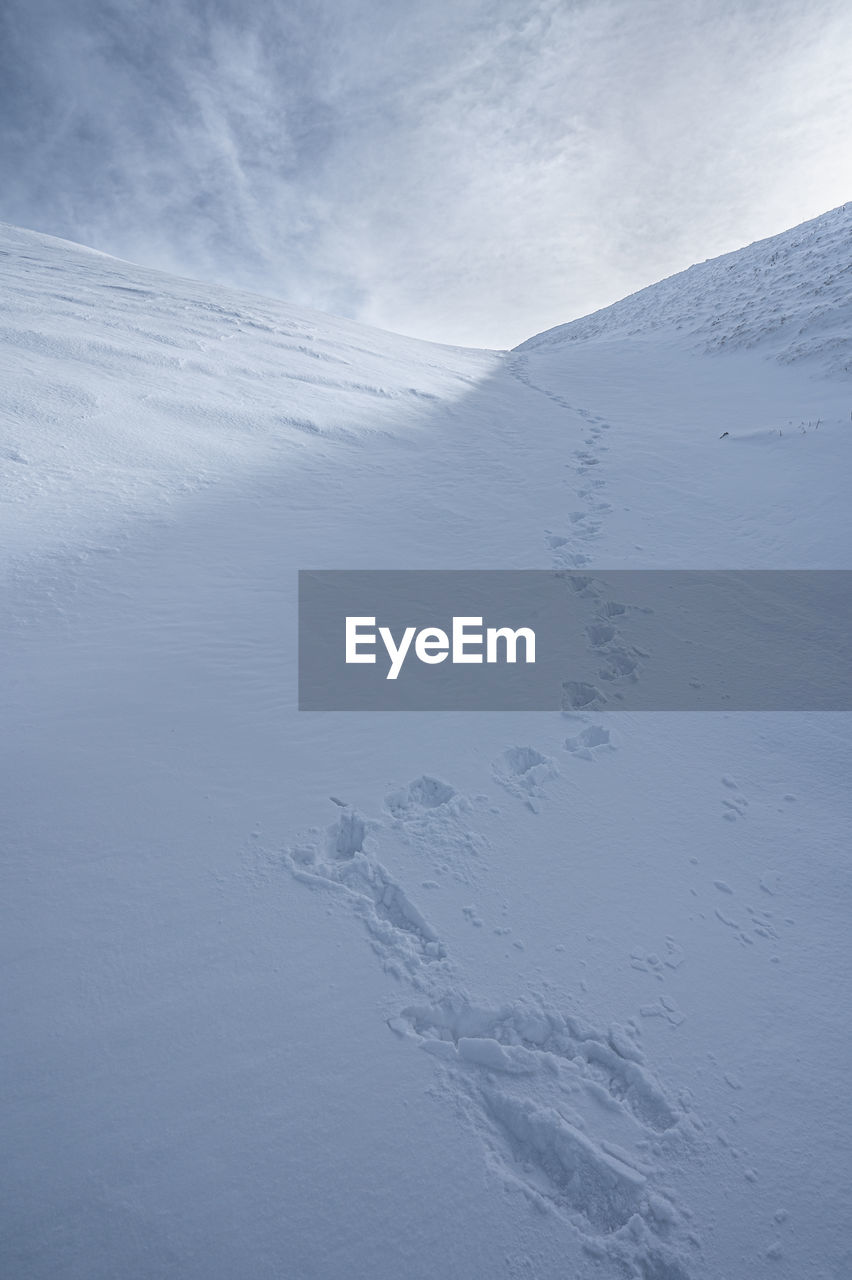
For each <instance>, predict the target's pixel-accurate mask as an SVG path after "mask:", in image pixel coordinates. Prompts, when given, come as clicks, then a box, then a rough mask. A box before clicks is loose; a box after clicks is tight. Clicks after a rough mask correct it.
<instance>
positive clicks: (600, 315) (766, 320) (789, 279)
mask: <svg viewBox="0 0 852 1280" xmlns="http://www.w3.org/2000/svg"><path fill="white" fill-rule="evenodd" d="M664 334H665V335H666V337H667V339H668V341H670V342H672V341H673V342H676V343H678V344H680V345H683V346H685V347H686V348H687V349H689V350H692V351H702V352H711V351H739V350H743V349H752V348H757V349H759V350H761V351H762V352H764V353H765V354H767V355H772V356H774V357H775V358H776V359H777V360H779V361H782V362H783V363H785V364H790V363H793V362H795V361H806V362H808V363H809V364H812V365H813V366H814V367H815V368H816V369H817V370H818V371H819V372H821V373H830V374H837V375H840V376H845V377H848V376H849V374H850V373H852V204H844V205H841V206H840V208H839V209H834V210H832V212H831V213H826V214H823V215H822V216H821V217H819V218H813V219H812V220H811V221H810V222H804V223H802V225H801V226H800V227H796V228H794V230H792V231H785V232H782V234H781V235H777V236H771V237H770V238H769V239H768V240H760V241H758V242H757V243H756V244H753V245H750V246H749V247H748V248H747V249H740V250H737V252H735V253H726V254H725V255H724V256H723V257H721V258H712V259H710V260H709V261H708V262H702V263H701V264H699V265H698V266H694V267H690V268H689V269H688V270H687V271H681V272H680V273H679V274H678V275H675V276H671V277H669V279H668V280H663V281H661V283H660V284H655V285H651V287H650V288H648V289H642V290H640V292H639V293H634V294H632V295H631V296H630V297H629V298H625V299H624V300H623V301H621V302H616V303H615V304H614V305H613V306H611V307H605V308H604V309H603V310H601V311H596V312H595V313H594V314H593V315H590V316H585V317H584V318H583V319H581V320H574V321H572V322H571V323H570V324H563V325H559V326H557V328H555V329H548V330H547V331H546V332H545V333H540V334H538V335H537V336H536V337H534V338H530V339H528V341H526V342H524V343H522V344H521V346H520V348H519V350H521V351H532V350H540V349H542V348H544V347H549V346H553V345H556V346H561V345H562V344H563V343H568V342H586V341H588V340H589V339H592V338H601V337H605V338H608V339H615V338H632V339H637V338H638V339H648V338H650V339H651V340H653V341H654V342H656V343H658V342H659V341H660V340H661V339H662V337H663V335H664Z"/></svg>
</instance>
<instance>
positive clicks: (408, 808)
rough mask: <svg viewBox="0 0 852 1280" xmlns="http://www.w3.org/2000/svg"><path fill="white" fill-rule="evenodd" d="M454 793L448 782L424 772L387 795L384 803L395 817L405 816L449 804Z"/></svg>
mask: <svg viewBox="0 0 852 1280" xmlns="http://www.w3.org/2000/svg"><path fill="white" fill-rule="evenodd" d="M456 795H457V792H456V791H455V790H454V788H453V787H451V786H450V784H449V783H448V782H442V781H441V780H440V778H432V777H430V776H429V775H428V774H424V775H423V776H422V777H421V778H416V779H415V781H414V782H411V783H409V785H408V786H407V787H403V788H402V790H401V791H394V792H393V793H392V794H391V795H389V796H387V797H386V798H385V804H386V805H387V808H388V810H389V811H390V812H391V813H392V814H393V816H394V817H395V818H406V817H412V816H417V815H419V814H422V813H423V812H424V811H426V810H429V809H439V808H441V806H443V805H447V804H449V803H450V801H451V800H453V799H454V798H455V797H456Z"/></svg>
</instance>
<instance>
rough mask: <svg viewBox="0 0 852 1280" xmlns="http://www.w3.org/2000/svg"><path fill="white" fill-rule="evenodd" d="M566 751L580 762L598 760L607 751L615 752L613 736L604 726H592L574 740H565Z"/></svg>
mask: <svg viewBox="0 0 852 1280" xmlns="http://www.w3.org/2000/svg"><path fill="white" fill-rule="evenodd" d="M565 750H566V751H570V752H571V754H572V755H573V756H575V757H576V758H577V759H578V760H597V758H598V756H600V755H602V754H603V753H604V752H606V751H615V750H616V748H615V746H614V744H613V742H612V735H611V734H610V731H609V729H604V727H603V725H599V724H592V725H589V727H588V728H587V729H583V730H582V732H580V733H578V734H577V735H576V737H574V738H566V739H565Z"/></svg>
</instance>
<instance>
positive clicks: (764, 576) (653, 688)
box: [299, 569, 852, 711]
mask: <svg viewBox="0 0 852 1280" xmlns="http://www.w3.org/2000/svg"><path fill="white" fill-rule="evenodd" d="M347 619H349V622H348V623H347ZM454 619H455V624H454ZM462 619H467V620H468V621H466V622H464V621H460V620H462ZM371 620H372V621H371ZM477 620H478V621H477ZM454 627H455V632H454ZM510 632H517V633H518V634H517V635H516V636H514V637H513V636H512V635H510V634H509V633H510ZM442 633H443V635H442ZM454 634H455V639H456V641H457V643H456V644H455V645H454V643H453V640H454ZM347 635H348V637H349V642H350V644H349V656H350V658H352V659H353V660H352V661H350V662H347V660H346V659H347ZM531 637H532V639H531ZM850 637H852V571H846V570H784V571H770V570H713V571H691V570H623V569H617V570H612V571H604V570H596V571H595V572H594V573H574V572H569V571H567V570H560V571H550V570H532V569H521V570H506V571H503V570H467V569H463V570H420V569H418V570H351V571H350V570H317V571H312V570H303V571H301V572H300V574H299V708H300V710H302V711H509V710H517V711H553V710H565V711H572V710H574V711H576V710H583V709H606V710H613V711H616V710H630V711H848V710H852V639H851V638H850ZM406 638H407V643H408V647H407V648H406V647H405V641H406ZM513 651H514V659H515V660H514V662H511V661H509V660H508V659H509V657H510V656H511V655H512V652H513ZM533 653H534V659H535V660H534V661H530V660H529V658H530V657H531V656H533ZM371 655H372V657H373V659H374V660H373V661H370V660H369V659H370V656H371ZM477 655H479V660H478V661H477V660H476V658H477ZM389 677H390V678H389Z"/></svg>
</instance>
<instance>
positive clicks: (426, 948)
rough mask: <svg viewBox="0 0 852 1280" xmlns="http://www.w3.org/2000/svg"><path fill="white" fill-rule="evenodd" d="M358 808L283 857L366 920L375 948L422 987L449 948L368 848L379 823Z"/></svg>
mask: <svg viewBox="0 0 852 1280" xmlns="http://www.w3.org/2000/svg"><path fill="white" fill-rule="evenodd" d="M378 825H379V824H377V823H370V822H368V821H367V820H366V819H364V818H363V817H362V816H361V815H360V814H359V813H357V812H356V811H355V810H353V809H347V810H345V811H344V812H343V813H342V814H341V816H340V818H339V819H338V821H337V822H335V823H334V824H332V826H330V827H329V828H328V829H327V831H326V832H325V837H324V839H323V838H322V836H320V837H319V838H315V839H313V840H308V841H305V842H302V843H299V844H297V845H294V846H293V847H292V848H289V849H285V850H284V853H283V855H282V856H283V860H284V863H285V865H286V866H287V867H288V868H289V869H290V871H291V872H292V874H293V876H294V877H295V879H297V880H299V881H301V882H302V883H303V884H307V885H308V886H310V887H311V888H313V889H322V890H326V891H332V892H334V893H336V894H339V895H341V896H342V897H343V898H345V900H346V901H347V902H348V903H349V905H350V907H351V908H352V910H353V911H354V912H355V914H356V915H358V916H360V918H361V919H362V920H363V921H364V924H365V925H366V928H367V931H368V933H369V934H370V938H371V941H372V944H373V947H374V949H375V951H376V952H377V953H378V954H379V955H380V956H381V957H382V958H383V959H384V961H385V968H386V969H387V970H388V971H389V972H392V973H394V974H395V975H396V976H398V977H399V976H401V974H402V973H403V971H404V972H406V973H407V974H408V976H409V979H410V980H411V981H412V982H413V984H414V985H415V986H418V988H419V989H423V985H422V982H421V981H419V974H420V972H421V970H422V969H423V968H424V966H430V965H433V964H434V963H435V962H438V961H443V960H444V959H445V957H446V950H445V948H444V946H443V944H442V943H441V942H440V940H439V938H438V935H437V933H436V932H435V930H434V929H433V928H432V926H431V925H430V924H429V923H428V921H427V920H426V919H425V918H424V916H423V915H422V914H421V912H420V911H419V910H418V908H417V907H416V906H415V905H414V903H412V902H411V900H410V899H409V898H408V895H407V894H406V893H405V892H404V890H403V889H402V888H401V886H400V885H399V884H397V882H396V881H395V880H394V879H393V877H392V876H391V874H390V872H389V871H388V870H387V869H386V868H385V867H383V866H382V864H381V863H380V862H378V861H377V859H375V858H374V857H373V856H372V854H371V853H370V852H369V851H368V850H366V849H365V847H364V846H365V841H366V839H367V835H368V832H369V831H370V830H371V829H374V828H376V827H377V826H378Z"/></svg>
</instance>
